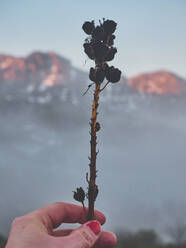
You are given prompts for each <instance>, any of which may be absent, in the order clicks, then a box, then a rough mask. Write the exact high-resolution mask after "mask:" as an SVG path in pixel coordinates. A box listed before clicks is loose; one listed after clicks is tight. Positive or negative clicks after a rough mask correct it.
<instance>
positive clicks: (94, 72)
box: [89, 67, 105, 83]
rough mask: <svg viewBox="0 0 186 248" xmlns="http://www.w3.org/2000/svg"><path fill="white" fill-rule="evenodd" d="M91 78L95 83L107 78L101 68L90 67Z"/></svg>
mask: <svg viewBox="0 0 186 248" xmlns="http://www.w3.org/2000/svg"><path fill="white" fill-rule="evenodd" d="M89 78H90V80H91V81H93V82H95V83H102V82H103V80H104V78H105V72H104V70H102V69H101V68H96V69H94V68H92V67H91V68H90V73H89Z"/></svg>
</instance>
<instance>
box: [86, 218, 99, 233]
mask: <svg viewBox="0 0 186 248" xmlns="http://www.w3.org/2000/svg"><path fill="white" fill-rule="evenodd" d="M86 226H88V227H89V228H90V229H91V230H92V231H93V233H95V235H98V234H99V233H100V232H101V225H100V223H99V222H98V221H96V220H93V221H90V222H88V223H87V224H86Z"/></svg>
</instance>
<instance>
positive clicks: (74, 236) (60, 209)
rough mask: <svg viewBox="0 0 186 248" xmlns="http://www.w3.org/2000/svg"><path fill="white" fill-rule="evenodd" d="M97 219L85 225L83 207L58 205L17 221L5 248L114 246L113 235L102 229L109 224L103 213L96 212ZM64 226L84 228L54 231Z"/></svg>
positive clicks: (32, 213) (44, 208)
mask: <svg viewBox="0 0 186 248" xmlns="http://www.w3.org/2000/svg"><path fill="white" fill-rule="evenodd" d="M86 211H88V209H87V208H86ZM95 219H96V220H97V221H93V222H91V221H90V222H86V216H85V212H84V209H83V207H81V206H78V205H75V204H70V203H65V202H56V203H53V204H51V205H48V206H46V207H43V208H40V209H37V210H35V211H33V212H31V213H28V214H26V215H24V216H21V217H18V218H16V219H15V220H14V221H13V222H12V226H11V230H10V235H9V239H8V242H7V245H6V248H36V247H38V248H49V247H50V248H67V247H68V248H90V247H95V248H102V247H105V248H106V247H108V248H109V247H113V246H114V245H115V244H116V236H115V235H114V233H112V232H108V231H102V230H101V228H100V224H101V225H103V224H104V223H105V221H106V218H105V216H104V214H103V213H101V212H100V211H97V210H95ZM62 223H79V224H82V225H81V226H80V227H78V228H76V229H58V230H55V228H57V227H59V226H60V225H61V224H62Z"/></svg>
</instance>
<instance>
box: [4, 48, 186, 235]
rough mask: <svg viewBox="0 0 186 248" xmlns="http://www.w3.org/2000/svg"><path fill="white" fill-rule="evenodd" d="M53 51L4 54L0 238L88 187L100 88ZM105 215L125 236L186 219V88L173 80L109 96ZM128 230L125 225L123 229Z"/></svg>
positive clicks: (101, 144) (104, 135) (102, 181)
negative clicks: (18, 222) (16, 221)
mask: <svg viewBox="0 0 186 248" xmlns="http://www.w3.org/2000/svg"><path fill="white" fill-rule="evenodd" d="M89 83H90V82H89V80H88V74H87V73H86V72H83V71H81V70H80V69H77V68H75V67H74V66H72V64H71V62H70V60H68V59H66V58H64V57H62V56H60V55H58V54H56V53H53V52H49V53H43V52H34V53H32V54H30V55H28V56H27V57H25V58H23V57H22V58H15V57H13V56H10V55H0V116H1V121H0V171H1V173H0V195H1V198H0V209H1V212H0V233H3V234H5V235H7V234H8V231H9V227H10V223H11V221H12V220H13V218H15V217H16V216H19V215H23V214H25V213H27V212H28V211H32V210H33V209H35V208H38V207H41V206H43V205H45V204H49V203H51V202H54V201H69V202H74V200H73V197H72V191H73V190H74V189H75V188H76V187H79V186H83V187H84V188H86V187H87V186H86V180H85V175H86V172H87V171H88V155H89V141H90V136H89V125H88V123H89V119H90V115H91V113H90V110H91V104H92V96H93V95H92V92H93V89H90V91H89V92H88V93H87V94H86V95H85V96H82V94H83V93H84V91H85V90H86V89H87V86H88V84H89ZM100 100H101V102H100V106H99V115H98V119H99V122H100V124H101V130H100V131H99V132H98V148H99V151H100V152H99V155H98V161H97V166H98V178H97V182H98V185H99V188H100V193H99V196H98V199H97V203H96V208H98V209H100V210H102V211H103V212H104V213H105V214H106V216H107V218H108V222H107V223H106V227H108V228H110V229H112V230H115V229H122V228H129V229H133V230H137V229H138V228H155V229H156V230H157V231H158V232H164V231H165V228H166V227H167V226H172V225H174V224H175V223H178V222H182V221H183V216H186V200H185V188H186V180H185V174H186V165H185V161H186V153H185V147H186V112H185V106H186V81H185V79H183V78H181V77H180V76H179V75H176V74H174V73H172V72H168V71H163V70H161V71H157V72H148V73H143V74H140V75H137V76H134V77H131V78H126V77H122V79H121V81H120V82H119V83H118V84H117V85H114V84H110V85H108V87H107V88H106V89H105V90H104V91H103V93H101V96H100ZM123 223H124V224H123Z"/></svg>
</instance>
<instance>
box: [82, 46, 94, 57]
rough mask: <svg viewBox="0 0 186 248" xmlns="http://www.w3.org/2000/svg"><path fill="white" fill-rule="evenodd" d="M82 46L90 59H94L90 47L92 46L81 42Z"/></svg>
mask: <svg viewBox="0 0 186 248" xmlns="http://www.w3.org/2000/svg"><path fill="white" fill-rule="evenodd" d="M83 47H84V51H85V53H86V54H87V56H88V57H89V58H90V59H94V58H95V57H94V51H93V49H92V46H91V44H89V43H84V44H83Z"/></svg>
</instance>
